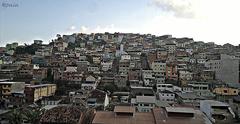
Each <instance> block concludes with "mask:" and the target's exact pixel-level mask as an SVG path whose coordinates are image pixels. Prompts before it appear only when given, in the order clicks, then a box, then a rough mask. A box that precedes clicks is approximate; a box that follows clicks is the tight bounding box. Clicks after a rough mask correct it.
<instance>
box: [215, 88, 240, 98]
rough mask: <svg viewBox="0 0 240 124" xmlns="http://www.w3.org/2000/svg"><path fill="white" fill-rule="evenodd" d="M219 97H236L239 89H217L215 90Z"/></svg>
mask: <svg viewBox="0 0 240 124" xmlns="http://www.w3.org/2000/svg"><path fill="white" fill-rule="evenodd" d="M213 92H214V93H216V94H218V95H226V96H235V95H238V92H239V91H238V89H235V88H228V87H217V88H215V89H214V90H213Z"/></svg>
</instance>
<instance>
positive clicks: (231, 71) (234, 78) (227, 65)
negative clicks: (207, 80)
mask: <svg viewBox="0 0 240 124" xmlns="http://www.w3.org/2000/svg"><path fill="white" fill-rule="evenodd" d="M216 79H219V80H222V81H224V82H226V83H239V59H236V58H234V57H233V56H229V55H225V54H222V55H221V62H220V69H219V71H216Z"/></svg>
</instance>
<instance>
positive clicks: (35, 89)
mask: <svg viewBox="0 0 240 124" xmlns="http://www.w3.org/2000/svg"><path fill="white" fill-rule="evenodd" d="M55 92H56V84H41V85H27V86H26V88H25V94H26V98H27V102H35V101H37V100H40V99H42V98H43V97H48V96H53V95H54V94H55Z"/></svg>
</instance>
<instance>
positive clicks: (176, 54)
mask: <svg viewBox="0 0 240 124" xmlns="http://www.w3.org/2000/svg"><path fill="white" fill-rule="evenodd" d="M239 94H240V46H233V45H231V44H224V45H217V44H215V43H214V42H208V43H204V42H202V41H194V40H193V39H192V38H187V37H184V38H175V37H172V36H171V35H163V36H155V35H151V34H132V33H107V32H106V33H96V34H82V33H76V34H72V35H63V36H61V35H57V38H56V39H54V40H52V41H51V42H49V44H43V41H41V40H34V43H33V44H31V45H25V46H21V45H20V46H18V44H17V43H12V44H7V45H6V47H0V97H1V108H4V107H5V108H6V107H8V106H9V105H12V106H20V105H24V104H32V103H34V104H35V103H40V104H41V106H42V107H43V108H45V109H46V110H48V111H49V112H46V113H45V114H47V115H44V116H43V117H44V118H42V119H41V121H42V123H48V124H49V123H51V121H49V122H47V121H48V120H55V121H56V120H58V121H59V120H61V119H65V121H63V122H61V123H73V122H74V123H84V121H83V120H82V117H83V116H82V115H84V114H86V110H84V111H82V112H81V113H79V112H78V114H80V115H78V116H79V117H78V116H76V115H71V114H75V113H74V112H71V111H81V109H76V108H74V109H73V110H65V109H66V108H71V107H69V106H81V107H84V108H86V109H93V110H94V112H93V117H92V123H93V124H99V123H104V124H108V123H109V124H110V123H116V124H117V123H139V124H140V123H153V124H160V123H169V124H171V123H177V122H178V123H186V122H189V123H196V124H197V123H199V124H200V123H218V122H224V123H225V122H229V123H231V122H232V121H234V120H236V118H238V116H239V115H240V97H239ZM56 107H57V108H58V107H60V109H57V108H56ZM64 107H66V108H64ZM71 109H72V108H71ZM75 109H76V110H75ZM58 110H59V112H60V110H61V111H66V112H69V113H68V114H69V117H74V118H72V121H71V118H70V119H69V121H66V120H67V119H68V117H62V118H57V117H55V119H54V118H51V116H56V115H57V114H59V113H58V112H57V111H58ZM51 111H53V114H51ZM54 113H55V114H54ZM61 116H62V115H61ZM178 117H180V118H185V119H179V118H178ZM46 118H47V119H46ZM76 118H78V119H79V120H78V119H76ZM52 123H54V122H52ZM55 123H56V122H55ZM58 123H60V122H58Z"/></svg>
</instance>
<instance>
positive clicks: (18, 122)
mask: <svg viewBox="0 0 240 124" xmlns="http://www.w3.org/2000/svg"><path fill="white" fill-rule="evenodd" d="M7 119H8V121H9V123H10V124H22V122H23V114H22V113H21V111H20V110H19V109H14V110H13V111H12V112H11V113H9V115H8V116H7Z"/></svg>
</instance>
